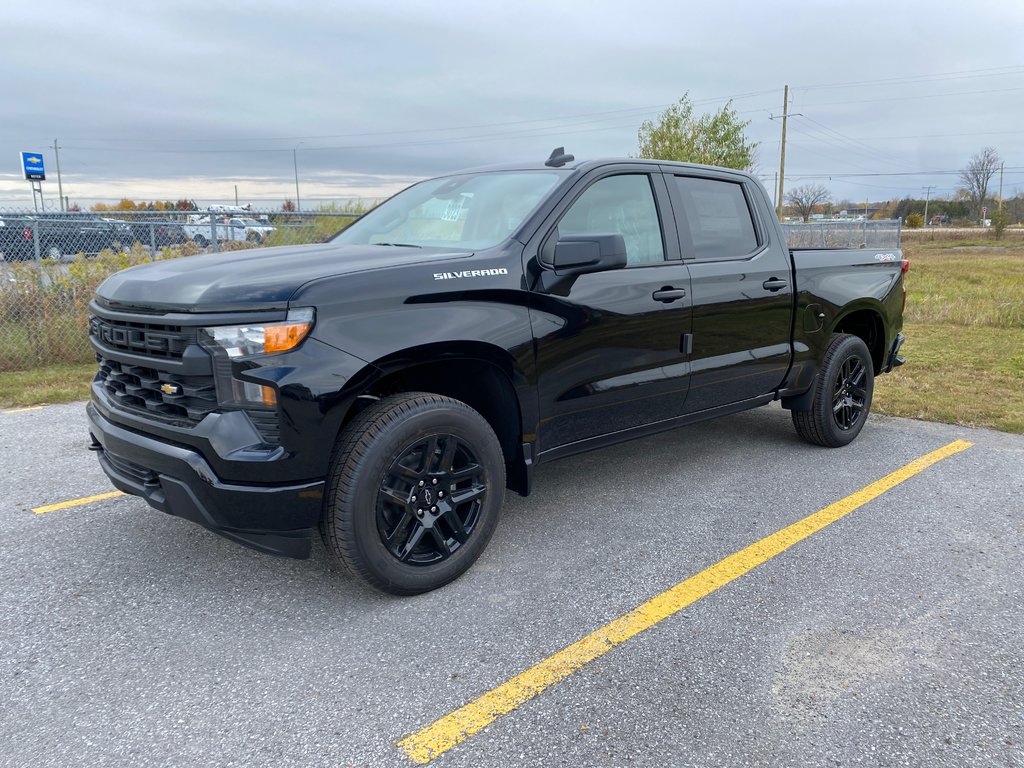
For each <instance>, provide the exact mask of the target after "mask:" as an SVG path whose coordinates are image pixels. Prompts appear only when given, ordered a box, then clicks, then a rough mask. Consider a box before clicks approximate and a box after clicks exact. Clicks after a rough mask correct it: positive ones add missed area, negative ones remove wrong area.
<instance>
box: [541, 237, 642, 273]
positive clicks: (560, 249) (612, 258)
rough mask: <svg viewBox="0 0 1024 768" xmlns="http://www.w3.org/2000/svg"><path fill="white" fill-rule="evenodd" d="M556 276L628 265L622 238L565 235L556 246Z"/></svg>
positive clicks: (553, 261) (600, 270)
mask: <svg viewBox="0 0 1024 768" xmlns="http://www.w3.org/2000/svg"><path fill="white" fill-rule="evenodd" d="M552 266H554V268H555V274H556V275H583V274H587V273H589V272H604V271H605V270H609V269H620V268H621V267H624V266H626V240H625V239H624V238H623V237H622V235H565V236H564V237H560V238H559V239H558V242H557V243H555V254H554V257H553V259H552Z"/></svg>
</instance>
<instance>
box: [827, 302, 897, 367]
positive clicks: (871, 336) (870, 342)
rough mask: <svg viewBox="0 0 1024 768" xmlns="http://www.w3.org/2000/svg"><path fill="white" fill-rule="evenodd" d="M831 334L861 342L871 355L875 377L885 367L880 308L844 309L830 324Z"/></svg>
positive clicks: (862, 305)
mask: <svg viewBox="0 0 1024 768" xmlns="http://www.w3.org/2000/svg"><path fill="white" fill-rule="evenodd" d="M831 333H847V334H850V335H851V336H857V337H858V338H860V339H861V341H863V342H864V343H865V344H866V345H867V348H868V351H869V352H870V353H871V363H872V365H873V367H874V369H875V370H874V372H875V374H876V375H877V374H878V373H879V372H881V370H882V367H883V366H884V365H885V344H886V337H885V320H884V317H883V314H882V309H881V307H880V306H878V307H875V306H871V305H865V304H858V305H852V306H848V307H845V308H844V309H843V312H842V313H840V314H839V316H838V317H837V318H836V320H835V322H834V323H833V324H832V330H831Z"/></svg>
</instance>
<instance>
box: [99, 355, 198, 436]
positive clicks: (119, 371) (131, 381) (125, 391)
mask: <svg viewBox="0 0 1024 768" xmlns="http://www.w3.org/2000/svg"><path fill="white" fill-rule="evenodd" d="M97 359H98V361H99V366H100V370H99V375H98V381H99V383H100V384H101V385H102V386H103V388H104V389H105V390H106V391H107V394H108V395H109V396H110V399H111V400H113V401H114V402H115V403H116V404H117V405H120V406H121V407H123V408H126V409H128V410H134V411H141V412H143V413H149V414H155V415H157V416H163V417H165V418H169V419H174V420H182V419H184V420H186V421H188V422H189V423H191V424H198V423H199V422H200V421H202V419H203V417H204V416H206V414H208V413H211V412H212V411H214V410H216V409H217V389H216V387H215V385H214V382H213V376H181V375H179V374H172V373H166V372H163V371H159V370H157V369H156V368H147V367H145V366H141V365H129V364H128V363H119V362H117V361H116V360H108V359H106V358H104V357H102V356H101V355H97Z"/></svg>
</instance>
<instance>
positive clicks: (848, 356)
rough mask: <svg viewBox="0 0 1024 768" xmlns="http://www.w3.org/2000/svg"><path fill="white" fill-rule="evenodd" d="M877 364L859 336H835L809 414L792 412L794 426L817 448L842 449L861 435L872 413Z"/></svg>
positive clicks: (830, 343) (826, 353)
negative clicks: (820, 446) (875, 366)
mask: <svg viewBox="0 0 1024 768" xmlns="http://www.w3.org/2000/svg"><path fill="white" fill-rule="evenodd" d="M874 376H875V374H874V363H873V362H872V360H871V353H870V352H869V351H868V347H867V345H866V344H865V343H864V341H863V340H862V339H861V338H859V337H858V336H851V335H849V334H843V333H836V334H833V335H832V339H831V341H830V342H829V345H828V349H827V350H826V351H825V358H824V360H823V361H822V366H821V370H819V371H818V375H817V377H816V379H815V391H814V399H813V401H812V403H811V407H810V409H809V410H807V411H793V426H795V427H796V431H797V434H798V435H800V437H801V438H803V439H804V440H806V441H807V442H809V443H813V444H814V445H822V446H825V447H826V448H840V447H842V446H844V445H849V444H850V443H851V442H853V440H854V439H855V438H856V437H857V435H859V434H860V431H861V429H863V427H864V423H865V422H866V421H867V419H868V414H869V413H870V411H871V397H872V394H873V392H874V381H875V378H874Z"/></svg>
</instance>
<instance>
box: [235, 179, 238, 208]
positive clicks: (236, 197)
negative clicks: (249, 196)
mask: <svg viewBox="0 0 1024 768" xmlns="http://www.w3.org/2000/svg"><path fill="white" fill-rule="evenodd" d="M235 205H236V206H237V205H238V185H237V184H235Z"/></svg>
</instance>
